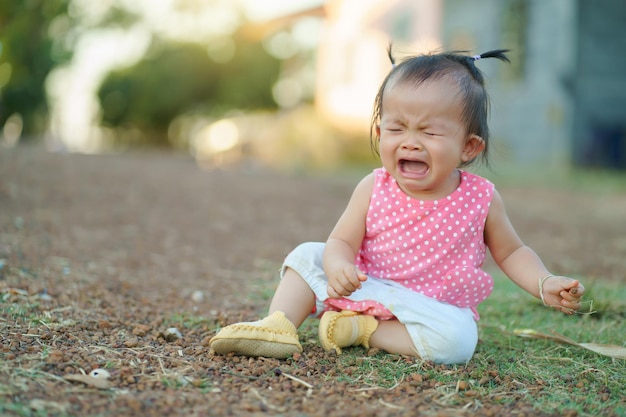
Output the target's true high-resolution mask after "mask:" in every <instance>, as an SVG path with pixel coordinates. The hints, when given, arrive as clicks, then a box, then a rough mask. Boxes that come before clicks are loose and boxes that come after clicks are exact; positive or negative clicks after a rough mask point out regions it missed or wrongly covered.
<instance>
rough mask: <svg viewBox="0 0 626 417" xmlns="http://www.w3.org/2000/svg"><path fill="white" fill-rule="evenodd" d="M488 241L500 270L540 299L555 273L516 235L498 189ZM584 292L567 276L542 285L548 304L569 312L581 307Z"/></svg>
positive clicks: (492, 210)
mask: <svg viewBox="0 0 626 417" xmlns="http://www.w3.org/2000/svg"><path fill="white" fill-rule="evenodd" d="M485 242H486V244H487V246H488V247H489V250H490V252H491V255H492V257H493V259H494V261H495V262H496V263H497V264H498V266H499V267H500V269H502V271H503V272H504V273H505V274H506V275H507V276H508V277H509V278H510V279H511V280H512V281H513V282H515V284H517V285H518V286H519V287H521V288H523V289H524V290H526V291H527V292H529V293H530V294H532V295H533V296H535V297H537V298H540V297H541V294H540V293H539V282H540V281H541V280H542V278H544V277H547V276H551V275H552V274H551V273H550V272H549V271H548V269H547V268H546V267H545V265H544V264H543V262H542V261H541V259H540V258H539V256H538V255H537V254H536V253H535V251H534V250H532V249H531V248H530V247H528V246H526V245H525V244H524V242H522V240H521V239H520V237H519V236H518V235H517V232H516V231H515V229H514V228H513V225H512V224H511V222H510V220H509V217H508V215H507V214H506V210H505V208H504V203H503V201H502V198H501V197H500V194H498V192H497V191H495V190H494V197H493V200H492V202H491V207H490V209H489V215H488V217H487V223H486V225H485ZM583 293H584V287H583V286H582V285H581V284H580V282H578V281H577V280H574V279H571V278H568V277H563V276H553V277H552V276H551V277H550V278H549V279H547V280H545V282H544V285H543V295H544V298H545V303H546V305H550V306H552V307H556V308H559V309H561V310H562V311H564V312H568V313H571V312H573V311H572V310H577V309H579V308H580V298H581V297H582V295H583Z"/></svg>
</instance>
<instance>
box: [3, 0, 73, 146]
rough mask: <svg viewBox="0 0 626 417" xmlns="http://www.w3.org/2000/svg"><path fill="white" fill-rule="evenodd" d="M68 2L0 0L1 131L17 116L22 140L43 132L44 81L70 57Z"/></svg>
mask: <svg viewBox="0 0 626 417" xmlns="http://www.w3.org/2000/svg"><path fill="white" fill-rule="evenodd" d="M70 1H71V0H20V1H11V0H3V1H0V28H1V30H0V128H1V127H2V126H4V124H5V122H6V120H7V118H9V117H10V116H11V115H12V114H15V113H17V114H19V115H20V117H21V119H22V122H23V132H22V135H23V136H24V137H25V138H32V137H34V135H37V134H40V133H42V132H43V131H44V130H45V127H46V115H47V102H46V92H45V80H46V77H47V76H48V73H49V72H50V70H51V69H52V68H53V67H55V66H56V65H59V64H60V63H63V62H67V61H68V60H69V59H70V58H71V51H70V48H69V47H68V45H67V44H66V43H64V42H63V41H62V40H63V39H64V37H65V36H66V35H68V34H69V31H70V28H71V24H70V17H69V15H68V6H69V3H70Z"/></svg>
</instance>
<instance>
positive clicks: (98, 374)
mask: <svg viewBox="0 0 626 417" xmlns="http://www.w3.org/2000/svg"><path fill="white" fill-rule="evenodd" d="M89 376H90V377H92V378H102V379H109V378H111V373H110V372H109V371H107V370H106V369H102V368H96V369H94V370H92V371H91V372H89Z"/></svg>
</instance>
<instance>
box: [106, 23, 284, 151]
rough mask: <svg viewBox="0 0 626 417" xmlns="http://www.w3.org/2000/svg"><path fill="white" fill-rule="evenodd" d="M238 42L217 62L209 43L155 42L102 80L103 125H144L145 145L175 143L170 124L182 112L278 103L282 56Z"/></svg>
mask: <svg viewBox="0 0 626 417" xmlns="http://www.w3.org/2000/svg"><path fill="white" fill-rule="evenodd" d="M235 45H236V49H235V52H234V54H233V56H232V58H231V59H230V60H228V61H227V62H219V63H218V62H214V61H212V60H211V58H210V55H209V53H208V50H207V47H206V46H205V45H200V44H195V43H173V42H168V41H163V40H157V41H155V44H154V45H153V47H152V48H151V51H150V52H149V53H148V54H147V55H146V57H145V58H144V59H143V60H141V61H140V62H138V63H137V64H136V65H134V66H132V67H130V68H126V69H123V70H118V71H114V72H112V73H110V74H109V76H108V77H107V78H106V79H105V80H104V82H103V83H102V85H101V87H100V89H99V91H98V98H99V100H100V104H101V106H102V113H103V114H102V122H103V124H105V125H108V126H110V127H113V128H116V129H121V130H124V129H139V130H140V131H141V132H142V133H143V139H142V140H143V142H144V143H143V144H150V145H158V146H171V144H170V143H169V140H168V135H167V130H168V127H169V125H170V123H171V121H172V120H173V119H174V118H175V117H176V116H178V115H181V114H183V113H191V112H196V113H201V114H204V115H208V116H214V117H219V116H221V115H223V114H225V113H227V112H228V111H231V110H233V109H241V110H250V109H258V108H275V107H276V104H275V103H274V100H273V98H272V86H273V84H274V83H275V82H276V80H277V79H278V75H279V61H278V60H277V59H276V58H273V57H271V56H270V55H269V54H268V53H267V52H266V51H265V49H263V48H262V47H261V45H259V44H257V43H253V42H250V41H248V40H246V39H245V38H242V37H237V35H235ZM135 137H136V136H135ZM118 140H119V138H118ZM125 145H132V144H125Z"/></svg>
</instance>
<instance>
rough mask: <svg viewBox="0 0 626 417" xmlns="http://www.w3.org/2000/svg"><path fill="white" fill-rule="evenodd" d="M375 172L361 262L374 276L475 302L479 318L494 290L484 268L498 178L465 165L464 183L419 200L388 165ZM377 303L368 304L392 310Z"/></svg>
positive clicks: (444, 298)
mask: <svg viewBox="0 0 626 417" xmlns="http://www.w3.org/2000/svg"><path fill="white" fill-rule="evenodd" d="M374 173H375V182H374V189H373V191H372V196H371V199H370V206H369V210H368V213H367V220H366V234H365V238H364V240H363V243H362V245H361V249H360V251H359V253H358V254H357V259H356V265H357V266H358V267H359V269H361V270H362V271H363V272H364V273H365V274H367V275H369V276H372V277H377V278H381V279H390V280H394V281H396V282H397V283H399V284H401V285H403V286H405V287H407V288H410V289H412V290H414V291H416V292H419V293H422V294H424V295H426V296H428V297H432V298H435V299H437V300H440V301H445V302H447V303H450V304H453V305H456V306H459V307H470V308H471V309H472V310H473V311H474V315H475V317H476V319H478V313H477V312H476V306H478V304H480V303H481V302H482V301H484V300H485V299H486V298H487V297H488V296H489V295H490V294H491V292H492V290H493V280H492V278H491V276H490V275H489V274H487V273H486V272H485V271H483V270H482V269H481V266H482V264H483V262H484V260H485V256H486V248H485V242H484V237H483V232H484V229H485V222H486V219H487V214H488V211H489V205H490V204H491V199H492V197H493V190H494V186H493V184H492V183H491V182H489V181H488V180H486V179H484V178H482V177H479V176H477V175H474V174H471V173H469V172H465V171H461V182H460V185H459V187H458V188H457V189H456V190H455V191H453V192H452V193H451V194H450V195H448V196H447V197H444V198H441V199H439V200H416V199H414V198H412V197H410V196H408V195H406V194H405V193H404V192H403V191H402V190H401V189H400V188H399V187H398V185H397V183H396V181H395V179H394V178H393V177H392V176H391V175H390V174H389V173H388V172H387V171H386V170H385V169H384V168H378V169H376V170H375V171H374ZM334 301H338V302H339V303H335V302H334ZM334 301H333V302H332V303H331V304H333V307H335V308H350V307H352V306H350V305H346V304H350V302H349V300H346V299H338V300H334ZM373 301H375V300H373ZM336 304H340V305H336ZM376 304H377V303H374V304H372V305H370V306H368V307H369V309H370V310H371V311H374V312H375V314H374V315H377V316H381V318H384V317H385V316H387V314H385V313H386V312H384V311H381V306H380V305H376ZM363 312H366V311H363ZM387 318H391V317H387Z"/></svg>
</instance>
